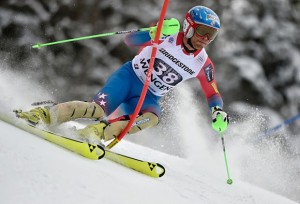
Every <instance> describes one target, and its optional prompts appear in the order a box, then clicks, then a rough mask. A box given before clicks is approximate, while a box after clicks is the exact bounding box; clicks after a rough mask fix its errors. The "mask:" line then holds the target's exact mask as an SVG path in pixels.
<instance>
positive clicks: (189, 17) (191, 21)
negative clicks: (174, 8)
mask: <svg viewBox="0 0 300 204" xmlns="http://www.w3.org/2000/svg"><path fill="white" fill-rule="evenodd" d="M186 20H187V22H189V24H190V25H191V26H193V25H194V24H195V23H194V21H193V20H192V19H191V16H190V15H188V16H187V17H186Z"/></svg>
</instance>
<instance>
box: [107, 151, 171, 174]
mask: <svg viewBox="0 0 300 204" xmlns="http://www.w3.org/2000/svg"><path fill="white" fill-rule="evenodd" d="M105 158H106V159H109V160H111V161H114V162H116V163H118V164H121V165H123V166H125V167H128V168H131V169H133V170H135V171H138V172H141V173H143V174H146V175H148V176H151V177H154V178H159V177H162V176H163V175H164V174H165V168H164V167H163V166H162V165H161V164H159V163H155V162H147V161H142V160H138V159H135V158H132V157H128V156H125V155H122V154H117V153H115V152H111V151H109V150H106V151H105Z"/></svg>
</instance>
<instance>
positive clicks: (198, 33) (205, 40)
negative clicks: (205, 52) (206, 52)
mask: <svg viewBox="0 0 300 204" xmlns="http://www.w3.org/2000/svg"><path fill="white" fill-rule="evenodd" d="M217 34H218V30H217V29H215V28H211V27H209V26H205V25H199V26H198V27H197V28H196V29H195V33H194V36H193V37H192V39H191V42H192V43H193V46H194V48H196V49H197V50H199V49H202V48H204V47H206V46H207V45H208V44H209V43H210V42H211V41H213V40H214V39H215V37H216V36H217Z"/></svg>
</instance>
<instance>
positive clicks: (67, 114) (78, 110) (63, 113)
mask: <svg viewBox="0 0 300 204" xmlns="http://www.w3.org/2000/svg"><path fill="white" fill-rule="evenodd" d="M17 116H18V117H20V118H23V119H26V120H28V121H29V122H31V123H33V124H37V123H39V122H40V121H42V122H43V123H45V124H47V125H57V124H60V123H63V122H67V121H70V120H74V119H77V118H95V119H99V118H102V117H103V116H104V111H103V109H102V108H101V107H100V106H99V105H98V104H96V103H93V102H83V101H70V102H65V103H59V104H57V105H54V106H50V107H49V106H47V107H37V108H34V109H32V110H30V111H28V112H17Z"/></svg>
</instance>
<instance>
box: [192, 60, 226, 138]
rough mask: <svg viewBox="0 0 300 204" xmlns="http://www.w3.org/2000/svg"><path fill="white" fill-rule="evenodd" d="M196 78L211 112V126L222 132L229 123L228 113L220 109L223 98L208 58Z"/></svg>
mask: <svg viewBox="0 0 300 204" xmlns="http://www.w3.org/2000/svg"><path fill="white" fill-rule="evenodd" d="M197 78H198V79H199V81H200V83H201V86H202V89H203V91H204V93H205V96H206V99H207V102H208V106H209V108H210V110H211V113H212V128H213V129H214V130H216V131H218V132H224V131H225V130H227V126H228V123H229V120H228V115H227V113H226V112H225V111H223V110H222V109H223V100H222V97H221V95H220V93H219V91H218V87H217V82H216V80H215V68H214V65H213V63H212V61H211V60H210V59H209V58H207V60H206V62H205V64H204V67H203V68H202V69H201V71H200V73H199V75H198V76H197Z"/></svg>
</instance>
